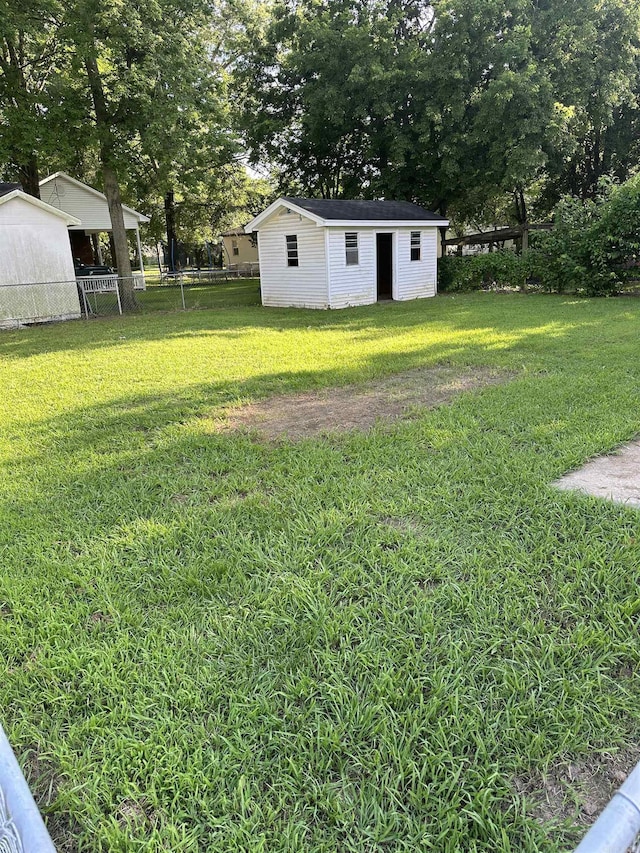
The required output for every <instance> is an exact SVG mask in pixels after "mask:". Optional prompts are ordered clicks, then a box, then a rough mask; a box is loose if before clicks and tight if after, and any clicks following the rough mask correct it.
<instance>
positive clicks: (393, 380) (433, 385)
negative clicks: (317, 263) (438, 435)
mask: <svg viewBox="0 0 640 853" xmlns="http://www.w3.org/2000/svg"><path fill="white" fill-rule="evenodd" d="M512 375H513V374H510V373H506V372H504V371H497V370H490V369H488V368H459V367H429V368H417V369H415V370H408V371H405V372H404V373H397V374H395V375H393V376H388V377H385V378H384V379H378V380H376V381H375V382H368V383H366V384H364V385H348V386H346V387H344V388H328V389H326V390H323V391H314V392H307V393H304V394H295V395H287V396H284V395H283V396H278V397H271V398H269V399H267V400H260V401H259V402H257V403H251V404H250V405H247V406H242V407H240V408H236V409H229V410H227V413H226V414H227V419H226V420H225V421H224V423H223V424H222V425H221V429H223V430H225V431H227V430H234V429H245V430H255V431H257V432H258V433H259V434H260V435H261V436H262V437H263V438H267V439H275V438H279V437H280V436H287V437H288V438H290V439H293V440H296V439H302V438H308V437H312V436H317V435H322V434H324V433H330V432H346V431H349V430H366V429H369V428H370V427H372V426H373V425H374V424H376V423H378V422H380V421H397V420H399V419H401V418H407V417H411V415H412V414H414V413H415V412H416V411H417V410H419V409H425V408H433V407H435V406H439V405H441V404H442V403H447V402H449V401H450V400H451V399H453V397H455V396H456V395H457V394H460V393H461V392H463V391H470V390H473V389H476V388H483V387H485V386H488V385H498V384H500V383H502V382H506V381H507V380H508V379H510V378H512Z"/></svg>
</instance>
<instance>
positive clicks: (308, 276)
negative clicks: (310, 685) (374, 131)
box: [258, 213, 329, 308]
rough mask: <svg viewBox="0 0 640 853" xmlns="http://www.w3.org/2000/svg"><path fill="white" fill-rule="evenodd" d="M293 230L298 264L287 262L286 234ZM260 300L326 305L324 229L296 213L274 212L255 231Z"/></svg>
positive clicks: (282, 304) (303, 305)
mask: <svg viewBox="0 0 640 853" xmlns="http://www.w3.org/2000/svg"><path fill="white" fill-rule="evenodd" d="M293 234H295V235H296V237H297V243H298V266H297V267H290V266H288V265H287V244H286V239H285V238H286V237H287V236H291V235H293ZM258 249H259V255H260V290H261V293H262V304H263V305H268V306H271V307H288V306H291V307H297V308H328V307H329V297H328V293H327V273H326V265H325V259H326V256H325V251H324V229H323V228H319V227H318V226H317V225H316V224H315V222H312V221H311V220H309V219H306V218H304V217H302V216H300V215H299V214H297V213H275V214H274V215H273V216H271V217H270V218H269V219H267V220H266V222H264V223H263V224H262V225H261V226H260V229H259V231H258Z"/></svg>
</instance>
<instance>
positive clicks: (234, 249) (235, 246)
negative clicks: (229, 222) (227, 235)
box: [231, 240, 240, 255]
mask: <svg viewBox="0 0 640 853" xmlns="http://www.w3.org/2000/svg"><path fill="white" fill-rule="evenodd" d="M231 251H232V252H233V254H234V255H239V254H240V249H239V248H238V241H237V240H232V241H231Z"/></svg>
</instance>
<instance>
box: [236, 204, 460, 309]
mask: <svg viewBox="0 0 640 853" xmlns="http://www.w3.org/2000/svg"><path fill="white" fill-rule="evenodd" d="M448 224H449V223H448V221H447V220H446V219H443V218H442V217H441V216H439V215H438V214H436V213H432V212H430V211H428V210H425V209H424V208H422V207H419V206H418V205H416V204H411V203H410V202H405V201H346V200H328V199H306V198H286V197H285V198H280V199H278V200H277V201H275V202H274V203H273V204H271V205H270V206H269V207H268V208H267V209H266V210H265V211H263V212H262V213H261V214H259V216H256V217H255V219H253V220H252V221H251V222H250V223H249V224H248V225H247V226H246V227H245V231H247V232H255V231H257V232H258V249H259V256H260V288H261V291H262V303H263V305H271V306H279V307H287V306H295V307H300V308H345V307H347V306H349V305H369V304H370V303H372V302H376V301H381V300H387V299H397V300H405V299H418V298H421V297H426V296H435V294H436V288H437V258H438V243H439V234H438V229H439V228H445V227H446V226H447V225H448Z"/></svg>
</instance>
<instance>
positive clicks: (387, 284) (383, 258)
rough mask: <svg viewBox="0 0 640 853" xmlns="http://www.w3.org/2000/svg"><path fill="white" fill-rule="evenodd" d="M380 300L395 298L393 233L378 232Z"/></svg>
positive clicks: (377, 271) (377, 250)
mask: <svg viewBox="0 0 640 853" xmlns="http://www.w3.org/2000/svg"><path fill="white" fill-rule="evenodd" d="M376 282H377V288H378V302H380V301H381V300H383V299H393V234H376Z"/></svg>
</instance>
